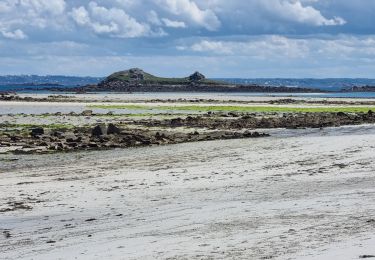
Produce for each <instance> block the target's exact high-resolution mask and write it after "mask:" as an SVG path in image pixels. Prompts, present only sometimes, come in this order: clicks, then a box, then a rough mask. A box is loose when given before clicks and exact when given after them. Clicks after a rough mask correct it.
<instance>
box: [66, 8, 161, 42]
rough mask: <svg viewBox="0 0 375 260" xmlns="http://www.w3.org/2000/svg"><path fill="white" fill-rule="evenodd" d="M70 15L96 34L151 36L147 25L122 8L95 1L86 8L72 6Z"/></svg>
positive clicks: (152, 33) (124, 36)
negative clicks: (108, 6) (102, 4)
mask: <svg viewBox="0 0 375 260" xmlns="http://www.w3.org/2000/svg"><path fill="white" fill-rule="evenodd" d="M71 16H72V18H73V19H74V21H75V22H76V23H77V24H78V25H80V26H86V27H88V28H90V29H91V30H92V31H94V32H95V33H97V34H108V35H110V36H112V37H118V38H134V37H141V36H151V35H155V34H157V33H154V32H152V31H151V29H150V27H149V25H147V24H144V23H140V22H138V21H137V20H136V19H135V18H133V17H131V16H129V15H128V14H127V13H126V12H125V11H124V10H123V9H119V8H114V7H113V8H106V7H104V6H100V5H98V4H97V3H96V2H90V3H89V6H88V9H86V8H85V7H83V6H81V7H79V8H73V9H72V12H71Z"/></svg>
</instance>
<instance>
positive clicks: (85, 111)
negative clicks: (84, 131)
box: [81, 110, 93, 116]
mask: <svg viewBox="0 0 375 260" xmlns="http://www.w3.org/2000/svg"><path fill="white" fill-rule="evenodd" d="M92 113H93V112H92V110H84V111H82V113H81V115H83V116H92Z"/></svg>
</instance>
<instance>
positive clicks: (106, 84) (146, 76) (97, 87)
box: [43, 68, 325, 93]
mask: <svg viewBox="0 0 375 260" xmlns="http://www.w3.org/2000/svg"><path fill="white" fill-rule="evenodd" d="M43 90H50V91H66V88H59V87H57V88H55V87H53V88H47V89H46V88H44V89H43ZM69 90H70V91H73V92H78V93H85V92H267V93H270V92H283V93H313V92H325V91H324V90H316V89H311V88H300V87H285V86H261V85H256V84H229V83H227V82H224V81H218V80H211V79H207V78H206V77H205V76H204V75H203V74H202V73H200V72H198V71H197V72H194V73H193V74H191V75H190V76H188V77H184V78H164V77H158V76H155V75H152V74H150V73H147V72H145V71H143V70H142V69H139V68H132V69H128V70H124V71H119V72H115V73H113V74H111V75H109V76H108V77H106V78H105V79H104V80H102V81H101V82H99V83H98V84H91V85H86V86H80V87H74V88H69Z"/></svg>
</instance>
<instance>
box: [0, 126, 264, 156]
mask: <svg viewBox="0 0 375 260" xmlns="http://www.w3.org/2000/svg"><path fill="white" fill-rule="evenodd" d="M264 136H268V135H267V134H261V133H258V132H250V131H245V132H243V131H241V132H235V131H211V132H202V133H198V132H197V131H194V132H190V133H187V132H175V131H174V132H170V131H150V130H147V129H134V130H124V129H121V128H119V127H117V126H116V125H114V124H108V125H105V124H99V125H96V126H95V127H93V128H90V129H89V128H78V127H77V128H75V129H70V130H56V129H55V130H51V129H47V128H42V127H36V128H33V129H31V130H30V133H29V135H28V136H24V135H22V134H8V135H6V136H3V137H0V147H7V146H8V147H11V146H21V147H22V148H20V149H18V150H16V153H17V152H18V153H34V152H48V151H71V150H86V149H101V148H123V147H136V146H147V145H160V144H176V143H182V142H196V141H208V140H218V139H234V138H257V137H264Z"/></svg>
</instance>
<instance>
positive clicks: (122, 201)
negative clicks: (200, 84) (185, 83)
mask: <svg viewBox="0 0 375 260" xmlns="http://www.w3.org/2000/svg"><path fill="white" fill-rule="evenodd" d="M119 97H120V98H119ZM7 99H9V98H8V96H4V97H3V100H2V101H1V102H0V104H1V106H0V114H1V116H0V128H1V130H2V132H1V135H0V143H1V147H0V148H1V149H0V186H1V188H0V205H1V206H0V232H1V234H0V235H1V236H2V237H1V239H0V252H1V258H2V259H75V258H77V259H332V258H337V259H359V258H368V257H372V256H373V255H375V251H374V249H373V246H372V245H373V244H374V242H375V236H374V235H373V234H374V230H375V218H374V217H373V216H374V213H375V206H374V205H375V203H374V202H375V195H374V194H375V187H374V185H373V183H374V181H375V176H374V174H373V172H374V171H375V164H374V163H373V161H374V159H375V145H374V143H375V126H374V120H375V117H374V113H373V112H372V109H373V108H374V107H375V104H374V102H373V101H372V100H359V99H354V100H353V99H335V100H332V99H330V100H323V99H312V98H309V99H301V98H294V99H291V98H288V97H285V98H282V99H280V97H275V98H251V97H246V98H231V99H230V100H228V99H224V100H223V99H219V98H218V99H209V98H204V97H203V98H202V97H199V98H194V99H187V98H181V97H178V98H176V97H169V98H168V99H160V98H147V99H145V98H144V97H138V98H135V99H132V95H126V96H125V97H121V96H116V95H112V96H111V95H100V96H99V95H98V96H94V95H93V96H81V95H76V96H75V95H73V96H63V95H33V96H31V97H27V96H22V95H20V96H16V97H11V98H10V100H7ZM109 124H112V125H111V127H110V126H109ZM98 126H100V127H99V128H98ZM103 127H105V128H106V129H104V128H103ZM98 129H99V130H100V131H99V132H98ZM103 129H104V130H105V131H109V130H111V131H112V132H111V133H109V132H106V133H104V132H105V131H104V130H103ZM102 130H103V131H104V132H101V131H102ZM255 133H257V134H255ZM262 133H264V135H261V134H262ZM255 137H257V138H255ZM258 137H261V138H258ZM208 140H210V141H208ZM119 143H121V145H118V144H119Z"/></svg>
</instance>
